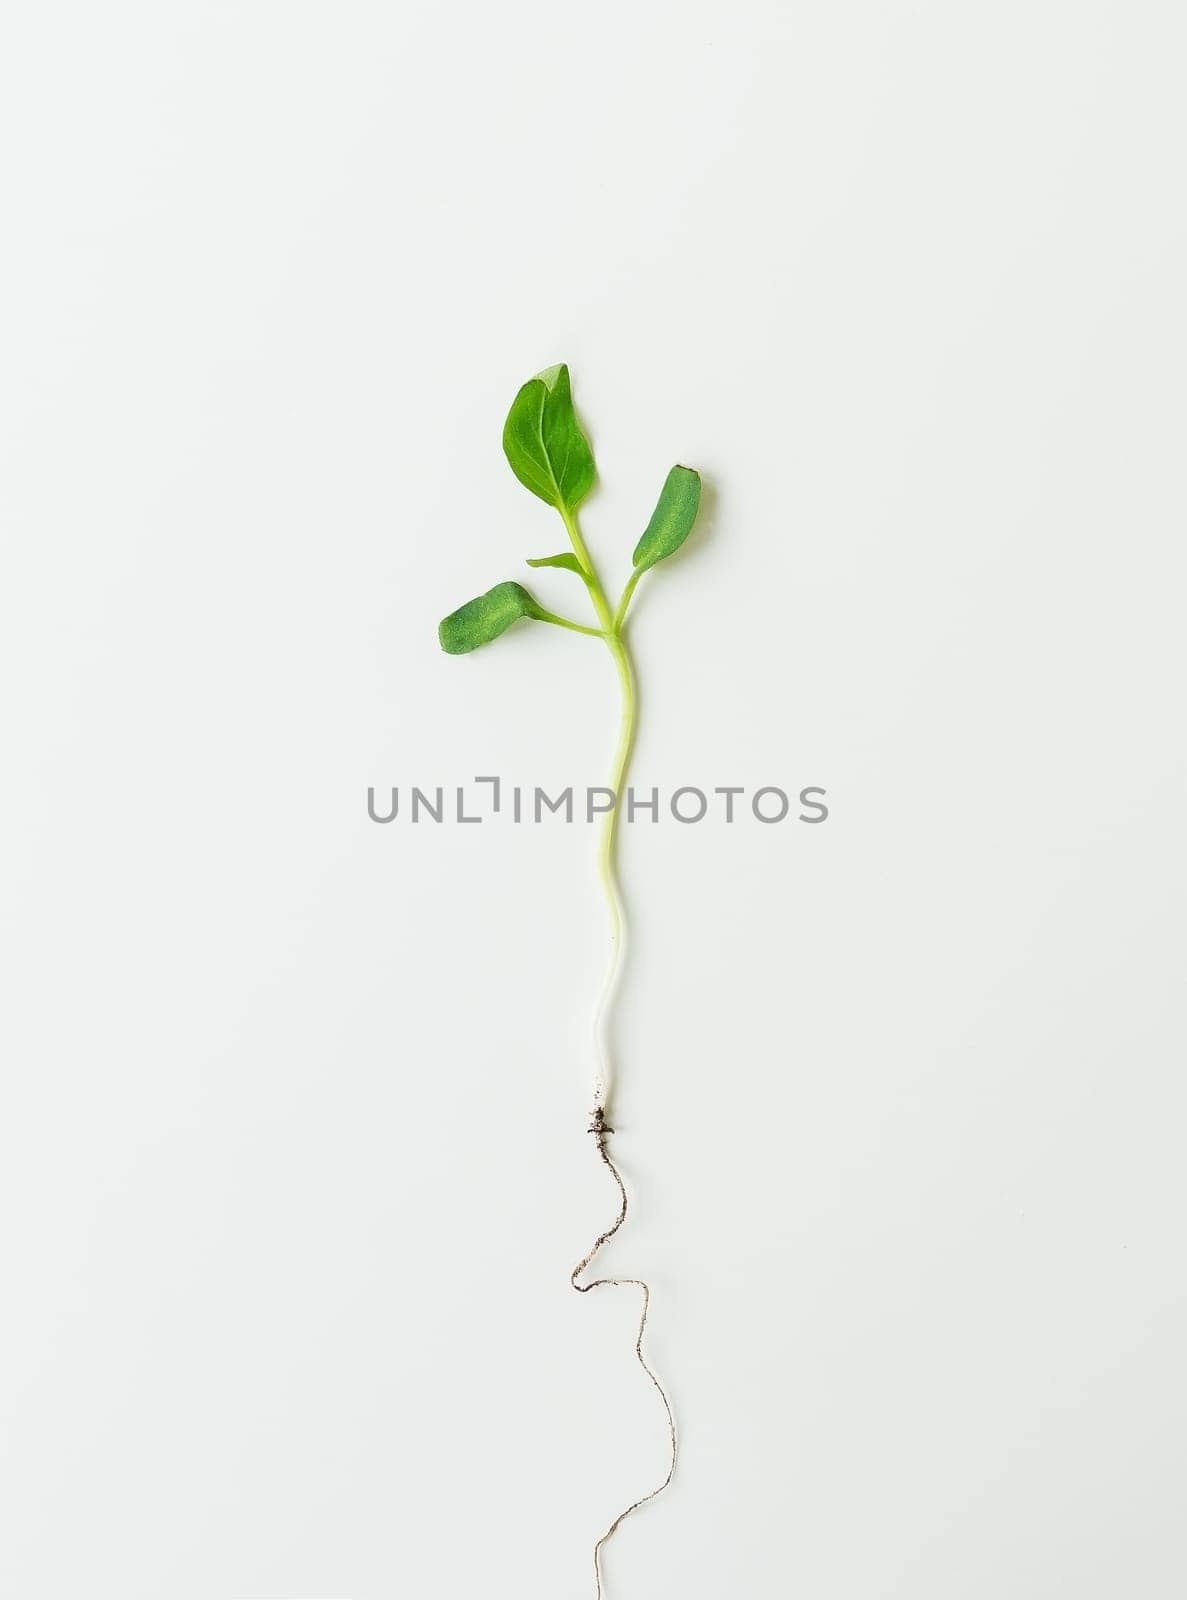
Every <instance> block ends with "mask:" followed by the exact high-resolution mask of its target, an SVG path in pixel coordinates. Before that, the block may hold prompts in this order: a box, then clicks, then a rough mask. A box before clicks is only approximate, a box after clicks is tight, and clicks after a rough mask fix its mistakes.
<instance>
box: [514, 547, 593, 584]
mask: <svg viewBox="0 0 1187 1600" xmlns="http://www.w3.org/2000/svg"><path fill="white" fill-rule="evenodd" d="M527 562H528V566H529V567H564V569H565V571H566V572H575V573H576V574H577V575H578V577H581V578H584V576H585V568H584V567H583V566H582V565H581V563H580V561H578V559H577V557H576V556H575V555H574V554H573V552H572V551H571V550H565V551H563V552H562V553H561V554H560V555H559V556H537V557H536V558H535V560H533V559H532V557H531V556H528V558H527Z"/></svg>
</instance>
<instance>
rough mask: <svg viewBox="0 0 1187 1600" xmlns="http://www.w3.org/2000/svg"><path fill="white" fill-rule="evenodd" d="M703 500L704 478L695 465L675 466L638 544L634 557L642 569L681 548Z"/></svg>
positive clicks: (640, 569) (637, 565)
mask: <svg viewBox="0 0 1187 1600" xmlns="http://www.w3.org/2000/svg"><path fill="white" fill-rule="evenodd" d="M700 503H701V478H700V474H699V473H697V472H694V471H693V470H692V468H691V467H673V468H672V470H671V472H669V473H668V476H667V479H666V480H665V482H664V486H663V488H662V489H661V490H660V494H659V499H658V500H657V501H656V503H655V510H654V511H653V512H652V513H651V521H650V522H649V523H648V524H647V526H646V528H645V529H644V530H643V537H642V538H641V539H640V540H639V542H638V544H637V545H636V546H635V554H634V556H633V557H632V560H633V561H634V563H635V566H636V568H637V570H638V571H639V572H646V571H647V569H648V567H653V566H654V565H655V563H656V562H657V561H663V560H664V558H665V557H666V556H670V555H672V554H674V552H675V551H677V550H679V548H680V546H681V545H682V544H683V543H684V541H685V539H687V538H688V536H689V534H690V533H691V532H692V525H693V523H694V522H695V521H696V520H697V510H698V508H699V506H700Z"/></svg>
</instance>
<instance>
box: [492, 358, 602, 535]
mask: <svg viewBox="0 0 1187 1600" xmlns="http://www.w3.org/2000/svg"><path fill="white" fill-rule="evenodd" d="M503 450H504V452H505V454H506V456H507V460H508V461H509V462H510V463H511V470H512V472H514V474H515V476H516V477H517V478H518V479H519V481H520V483H522V484H523V485H524V486H525V488H528V489H530V490H531V491H532V493H533V494H535V495H539V497H540V499H541V500H544V501H546V502H547V503H548V504H549V505H550V506H556V508H557V510H558V511H562V512H568V511H575V510H576V509H577V507H578V506H579V505H580V504H581V502H582V501H583V500H584V499H585V497H586V495H587V494H588V493H589V491H590V489H591V488H592V487H593V481H594V458H593V451H592V450H591V449H590V447H589V440H588V439H587V438H586V437H585V435H584V433H582V431H581V424H580V423H579V422H578V421H577V413H576V412H575V411H574V410H573V396H572V392H571V390H570V387H569V369H568V367H566V366H559V367H549V368H548V370H547V372H542V373H540V375H539V377H536V378H531V379H530V380H529V381H528V382H527V383H525V384H524V386H523V388H522V389H521V390H520V391H519V393H518V394H517V395H516V397H515V399H514V400H513V401H512V403H511V410H510V411H509V412H508V413H507V421H506V423H505V424H504V427H503Z"/></svg>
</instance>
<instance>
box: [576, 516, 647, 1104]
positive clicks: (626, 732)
mask: <svg viewBox="0 0 1187 1600" xmlns="http://www.w3.org/2000/svg"><path fill="white" fill-rule="evenodd" d="M561 516H562V518H563V519H564V524H565V527H566V529H567V530H568V534H569V540H570V542H571V543H572V546H573V553H574V554H575V555H576V557H577V560H578V561H579V562H580V564H581V568H582V573H583V576H584V578H585V583H586V587H587V588H588V589H589V594H590V599H591V600H592V601H593V607H594V610H595V611H596V612H597V615H598V620H599V621H600V622H601V624H602V627H601V630H600V632H601V637H602V638H604V639H605V641H606V648H607V649H608V650H609V651H610V654H611V656H612V657H613V659H614V665H615V667H616V668H617V671H618V680H619V683H620V685H621V687H622V713H621V718H620V722H619V732H618V749H617V751H616V753H615V757H614V770H613V772H612V774H611V779H610V787H611V789H612V790H613V792H614V804H613V806H612V807H611V809H610V810H609V811H607V813H606V819H605V821H604V822H603V824H602V837H601V842H600V845H599V848H598V871H599V875H600V877H601V880H602V889H603V892H604V893H605V896H606V906H607V909H608V911H609V914H610V965H609V968H608V970H607V973H606V981H605V985H604V987H603V989H602V996H601V1000H600V1001H599V1004H598V1012H597V1017H596V1019H595V1023H594V1033H595V1042H596V1047H597V1054H598V1081H597V1083H596V1085H595V1089H594V1105H595V1108H597V1107H599V1106H600V1107H604V1106H605V1103H606V1100H607V1098H608V1096H609V1091H610V1076H611V1067H610V1048H609V1042H608V1040H607V1037H606V1023H607V1020H608V1013H609V1006H610V1002H611V1000H612V999H613V996H614V990H615V987H616V984H617V980H618V972H619V963H620V960H621V956H622V943H623V931H624V930H623V908H622V893H621V889H620V886H619V878H618V848H617V847H618V815H619V812H620V811H621V810H622V807H623V805H624V804H625V796H626V782H627V773H628V771H629V770H630V762H631V753H632V751H633V749H634V743H635V723H636V718H637V715H638V699H637V696H636V693H635V672H634V667H633V665H632V663H631V657H630V652H629V650H628V649H627V645H626V640H625V639H624V638H623V636H622V623H623V619H624V618H625V615H626V608H627V605H628V604H629V603H630V597H631V595H632V593H633V592H634V588H635V584H636V583H637V582H638V580H639V577H640V576H641V574H639V573H636V574H634V576H633V577H632V578H631V580H630V582H629V583H628V584H627V586H626V590H625V592H624V594H623V597H622V600H621V601H620V603H619V607H618V614H617V616H615V615H613V614H612V613H611V610H610V602H609V601H608V600H607V598H606V591H605V589H604V588H603V587H602V580H601V579H600V578H599V576H598V571H597V568H596V567H595V566H594V564H593V561H592V559H591V557H590V554H589V551H588V550H587V549H586V545H585V540H584V539H583V538H582V536H581V529H580V528H579V527H578V525H577V518H576V516H575V515H574V514H573V513H572V512H570V511H562V512H561ZM586 631H587V632H591V633H592V632H598V631H599V630H597V629H587V630H586Z"/></svg>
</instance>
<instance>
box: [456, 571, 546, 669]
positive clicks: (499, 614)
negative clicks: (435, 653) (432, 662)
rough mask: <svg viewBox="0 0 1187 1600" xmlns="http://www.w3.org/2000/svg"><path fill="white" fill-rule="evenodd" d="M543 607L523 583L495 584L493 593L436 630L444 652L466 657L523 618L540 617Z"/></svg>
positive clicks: (482, 596) (470, 603)
mask: <svg viewBox="0 0 1187 1600" xmlns="http://www.w3.org/2000/svg"><path fill="white" fill-rule="evenodd" d="M540 615H541V612H540V607H539V606H538V605H537V604H536V602H535V601H534V600H533V599H532V597H531V595H530V594H529V593H528V591H527V590H526V589H525V588H524V587H523V585H522V584H521V583H496V584H495V586H494V588H493V589H488V590H487V591H486V593H485V594H480V595H479V596H478V598H477V599H476V600H467V602H466V604H465V605H464V606H459V607H458V609H457V610H456V611H451V612H450V614H449V616H447V617H446V618H445V620H444V622H442V623H441V625H440V627H439V628H438V629H437V637H438V638H439V639H440V641H441V648H442V650H445V651H447V652H448V653H449V654H450V655H451V656H464V655H465V654H466V653H467V651H469V650H477V648H478V646H479V645H480V644H489V643H490V641H491V640H492V639H497V638H498V637H499V635H500V634H501V633H505V632H506V630H507V629H508V628H509V627H510V626H511V624H512V623H513V622H518V620H519V619H520V617H538V616H540Z"/></svg>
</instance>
